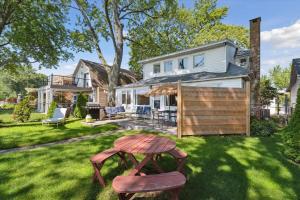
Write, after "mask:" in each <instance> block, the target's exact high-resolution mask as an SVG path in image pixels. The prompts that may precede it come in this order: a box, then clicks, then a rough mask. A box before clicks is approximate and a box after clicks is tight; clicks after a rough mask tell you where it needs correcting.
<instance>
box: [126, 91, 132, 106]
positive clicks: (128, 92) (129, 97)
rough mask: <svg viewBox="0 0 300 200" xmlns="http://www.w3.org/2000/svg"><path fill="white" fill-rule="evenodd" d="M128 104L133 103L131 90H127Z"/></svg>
mask: <svg viewBox="0 0 300 200" xmlns="http://www.w3.org/2000/svg"><path fill="white" fill-rule="evenodd" d="M126 102H127V104H131V92H130V91H127V97H126Z"/></svg>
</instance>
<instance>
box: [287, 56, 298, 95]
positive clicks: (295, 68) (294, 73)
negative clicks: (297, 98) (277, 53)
mask: <svg viewBox="0 0 300 200" xmlns="http://www.w3.org/2000/svg"><path fill="white" fill-rule="evenodd" d="M297 76H300V58H295V59H293V61H292V70H291V76H290V85H289V87H288V89H287V91H288V92H289V91H291V88H292V87H293V85H294V84H295V83H296V81H297Z"/></svg>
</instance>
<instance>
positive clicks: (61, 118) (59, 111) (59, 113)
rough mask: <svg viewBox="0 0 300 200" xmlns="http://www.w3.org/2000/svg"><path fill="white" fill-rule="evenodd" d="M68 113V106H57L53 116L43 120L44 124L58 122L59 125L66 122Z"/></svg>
mask: <svg viewBox="0 0 300 200" xmlns="http://www.w3.org/2000/svg"><path fill="white" fill-rule="evenodd" d="M66 113H67V108H55V110H54V113H53V117H51V118H49V119H44V120H42V125H43V124H56V126H57V127H58V124H63V123H65V117H66Z"/></svg>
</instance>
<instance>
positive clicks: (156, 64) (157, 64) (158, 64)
mask: <svg viewBox="0 0 300 200" xmlns="http://www.w3.org/2000/svg"><path fill="white" fill-rule="evenodd" d="M155 66H159V72H155ZM160 73H161V66H160V63H155V64H153V74H160Z"/></svg>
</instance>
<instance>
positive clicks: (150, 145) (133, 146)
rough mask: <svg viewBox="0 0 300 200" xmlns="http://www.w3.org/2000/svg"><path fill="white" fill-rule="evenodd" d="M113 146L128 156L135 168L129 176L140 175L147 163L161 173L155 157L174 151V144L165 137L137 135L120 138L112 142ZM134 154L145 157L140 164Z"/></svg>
mask: <svg viewBox="0 0 300 200" xmlns="http://www.w3.org/2000/svg"><path fill="white" fill-rule="evenodd" d="M114 146H115V148H117V149H119V150H120V151H122V152H125V153H127V154H128V157H129V159H130V160H131V161H132V162H133V164H134V166H135V168H134V170H132V171H131V173H130V174H129V175H130V176H134V175H136V174H139V173H140V174H142V173H141V170H142V169H143V167H144V166H145V165H146V164H147V163H148V162H151V163H152V164H153V166H154V168H155V169H156V170H157V171H158V172H159V173H163V170H162V169H161V168H160V167H159V165H158V164H157V162H156V159H155V156H156V155H159V154H161V153H166V152H169V151H171V150H173V149H175V147H176V143H175V142H174V141H172V140H170V139H168V138H165V137H160V136H156V135H150V134H147V135H146V134H139V135H130V136H124V137H121V138H119V139H117V140H116V141H115V142H114ZM134 154H143V155H145V157H144V159H143V160H142V161H141V162H138V161H137V159H136V158H135V157H134ZM142 175H143V174H142Z"/></svg>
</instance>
